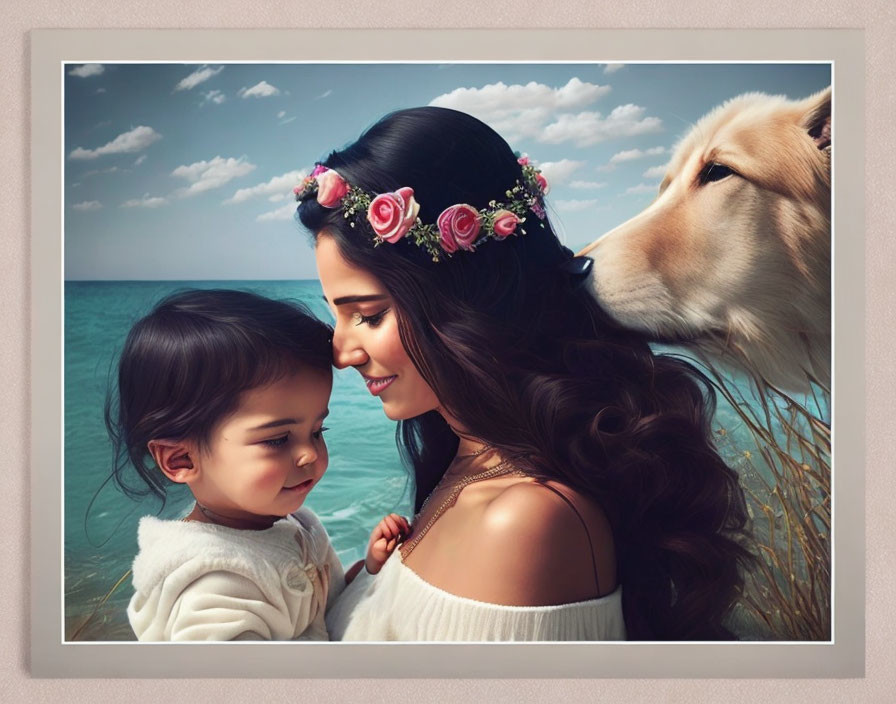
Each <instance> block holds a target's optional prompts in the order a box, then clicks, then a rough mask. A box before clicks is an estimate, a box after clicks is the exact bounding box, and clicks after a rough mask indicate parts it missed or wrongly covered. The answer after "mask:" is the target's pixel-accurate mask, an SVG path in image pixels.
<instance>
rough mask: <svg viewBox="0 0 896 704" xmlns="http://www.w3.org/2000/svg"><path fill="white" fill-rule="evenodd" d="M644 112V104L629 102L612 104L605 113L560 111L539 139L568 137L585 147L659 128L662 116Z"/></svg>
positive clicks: (553, 140)
mask: <svg viewBox="0 0 896 704" xmlns="http://www.w3.org/2000/svg"><path fill="white" fill-rule="evenodd" d="M644 112H645V109H644V108H642V107H640V106H639V105H633V104H631V103H629V104H627V105H620V106H619V107H616V108H613V110H612V112H610V114H609V115H607V116H606V117H602V116H601V114H600V113H599V112H580V113H576V114H572V113H564V114H562V115H558V116H557V119H556V120H555V121H554V122H553V123H551V124H550V125H548V126H547V127H545V128H544V131H543V132H542V134H541V137H540V140H541V141H543V142H548V143H550V144H559V143H560V142H568V141H572V142H573V143H575V145H576V146H578V147H588V146H591V145H592V144H597V143H598V142H603V141H605V140H607V139H614V138H617V137H632V136H635V135H639V134H647V133H650V132H661V131H662V129H663V122H662V120H660V118H658V117H644Z"/></svg>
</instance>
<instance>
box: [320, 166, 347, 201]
mask: <svg viewBox="0 0 896 704" xmlns="http://www.w3.org/2000/svg"><path fill="white" fill-rule="evenodd" d="M346 193H348V184H347V183H346V182H345V180H344V179H343V178H342V176H340V175H339V174H338V173H336V172H335V171H333V170H332V169H327V170H326V171H324V172H323V173H321V174H319V175H318V176H317V202H318V203H320V204H321V205H322V206H324V207H325V208H338V207H339V205H340V204H341V203H342V199H343V198H345V194H346Z"/></svg>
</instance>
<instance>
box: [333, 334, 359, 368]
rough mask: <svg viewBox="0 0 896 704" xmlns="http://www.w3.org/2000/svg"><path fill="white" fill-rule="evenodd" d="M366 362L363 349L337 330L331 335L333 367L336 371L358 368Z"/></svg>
mask: <svg viewBox="0 0 896 704" xmlns="http://www.w3.org/2000/svg"><path fill="white" fill-rule="evenodd" d="M366 361H367V353H366V352H365V351H364V348H363V347H361V346H360V345H359V344H357V342H355V341H353V340H352V339H351V338H350V337H348V336H346V335H343V334H342V333H341V332H340V331H339V330H338V329H337V330H335V331H334V333H333V365H334V366H335V367H336V368H337V369H345V368H346V367H359V366H361V365H362V364H364V363H365V362H366Z"/></svg>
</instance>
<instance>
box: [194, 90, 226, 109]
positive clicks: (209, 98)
mask: <svg viewBox="0 0 896 704" xmlns="http://www.w3.org/2000/svg"><path fill="white" fill-rule="evenodd" d="M225 100H227V96H226V95H224V93H222V92H221V91H219V90H210V91H206V92H205V93H203V94H202V102H201V103H199V107H202V106H203V105H205V104H206V103H214V104H215V105H220V104H221V103H223V102H224V101H225Z"/></svg>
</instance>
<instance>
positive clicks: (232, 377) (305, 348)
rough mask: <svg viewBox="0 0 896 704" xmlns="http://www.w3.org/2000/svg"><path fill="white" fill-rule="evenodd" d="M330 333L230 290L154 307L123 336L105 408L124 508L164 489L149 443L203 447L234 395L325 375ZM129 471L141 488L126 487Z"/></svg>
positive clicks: (191, 294)
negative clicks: (305, 373) (309, 374)
mask: <svg viewBox="0 0 896 704" xmlns="http://www.w3.org/2000/svg"><path fill="white" fill-rule="evenodd" d="M332 338H333V331H332V329H331V328H330V326H328V325H326V324H325V323H322V322H321V321H319V320H317V318H315V317H314V316H313V315H312V314H311V312H310V311H309V310H308V309H307V308H306V307H305V306H304V305H302V304H300V303H295V302H292V301H275V300H271V299H269V298H264V297H263V296H259V295H256V294H254V293H248V292H244V291H231V290H224V289H219V290H186V291H179V292H177V293H174V294H172V295H170V296H168V297H166V298H165V299H163V300H162V301H160V302H159V303H158V304H157V305H156V306H155V307H154V308H153V309H152V311H151V312H150V313H149V314H148V315H146V316H145V317H143V318H141V319H140V320H139V321H137V323H136V324H135V325H134V327H133V328H131V331H130V333H128V337H127V340H126V342H125V344H124V349H123V350H122V352H121V358H120V360H119V363H118V389H117V390H118V393H117V394H115V393H114V392H110V394H109V395H108V397H107V401H106V409H105V419H106V427H107V429H108V431H109V436H110V437H111V439H112V443H113V446H114V450H115V467H114V471H113V477H114V479H115V482H116V484H117V485H118V486H119V487H120V488H121V489H122V491H124V493H125V494H127V495H128V496H130V497H131V498H138V497H141V496H146V495H147V494H155V495H156V496H158V497H159V498H161V499H162V500H163V501H164V498H165V489H166V485H167V482H166V480H165V478H164V475H163V474H162V472H160V471H159V470H158V469H157V468H156V467H155V465H154V463H153V462H152V460H151V459H150V457H149V452H148V450H147V443H148V442H149V441H150V440H152V439H162V438H164V439H169V440H176V441H180V440H186V439H190V440H192V441H194V442H197V443H198V444H199V446H200V447H202V446H204V445H206V444H207V443H208V440H209V437H210V434H211V431H212V429H213V428H214V426H215V425H216V424H217V423H218V422H219V421H221V420H222V419H224V418H225V417H227V416H228V415H230V414H231V413H232V412H233V411H234V410H235V409H236V407H237V404H238V403H239V397H240V394H241V393H242V392H244V391H248V390H249V389H253V388H256V387H258V386H263V385H265V384H268V383H271V382H273V381H276V380H277V379H280V378H282V377H283V376H286V375H288V374H291V373H295V372H296V371H299V370H301V369H311V370H318V371H320V372H322V373H326V374H331V373H332V366H331V362H332V347H331V342H332ZM128 465H133V467H134V468H135V469H136V470H137V474H138V475H139V477H140V479H141V480H142V482H139V483H137V485H135V484H134V483H132V482H131V481H130V475H131V472H130V471H129V467H128Z"/></svg>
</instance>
